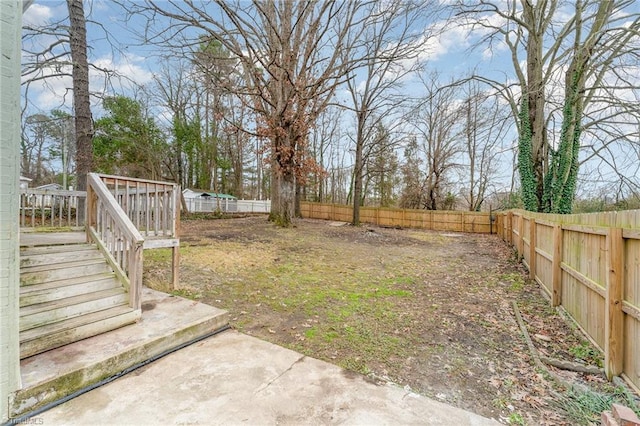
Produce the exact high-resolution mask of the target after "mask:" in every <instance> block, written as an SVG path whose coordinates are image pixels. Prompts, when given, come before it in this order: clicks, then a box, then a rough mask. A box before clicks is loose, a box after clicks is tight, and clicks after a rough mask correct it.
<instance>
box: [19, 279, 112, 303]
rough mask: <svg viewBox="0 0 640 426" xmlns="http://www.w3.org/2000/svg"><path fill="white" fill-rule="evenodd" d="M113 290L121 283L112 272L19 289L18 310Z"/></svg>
mask: <svg viewBox="0 0 640 426" xmlns="http://www.w3.org/2000/svg"><path fill="white" fill-rule="evenodd" d="M69 281H72V283H71V284H70V283H69ZM114 288H122V283H120V281H119V280H118V279H117V278H116V274H115V273H113V272H112V273H105V274H102V275H90V276H82V277H77V278H74V279H67V280H62V281H50V282H47V283H43V284H36V285H32V286H25V287H20V308H24V307H27V306H32V305H37V304H40V303H45V302H49V301H53V300H61V299H66V298H68V297H73V296H79V295H81V294H88V293H93V292H96V291H103V290H109V289H114Z"/></svg>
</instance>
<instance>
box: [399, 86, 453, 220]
mask: <svg viewBox="0 0 640 426" xmlns="http://www.w3.org/2000/svg"><path fill="white" fill-rule="evenodd" d="M422 82H423V85H424V88H425V91H426V92H425V95H424V98H423V99H422V100H421V101H420V102H419V104H418V105H417V107H416V108H415V111H414V113H413V114H412V115H410V116H409V117H410V120H411V122H410V123H409V124H410V126H411V128H412V129H413V132H414V134H415V136H416V138H417V141H418V147H419V152H420V154H419V155H421V156H422V158H423V159H424V167H425V170H424V177H423V183H422V185H420V188H421V191H423V195H421V196H420V197H418V198H420V199H422V200H424V201H423V203H424V204H423V207H424V208H426V209H427V210H438V209H439V208H442V207H443V206H444V204H445V198H446V195H447V194H446V193H445V191H444V187H445V186H446V184H447V180H448V178H449V176H448V175H449V173H450V172H452V171H453V169H454V168H455V167H458V166H459V164H458V163H456V159H457V156H458V154H459V153H460V152H461V150H462V147H461V143H460V141H461V136H462V134H463V128H462V126H460V125H459V123H460V121H461V119H462V117H463V110H462V108H460V104H459V102H458V100H457V97H458V96H457V91H458V87H457V86H455V85H452V84H448V85H441V84H440V83H439V82H438V75H437V74H431V75H429V76H427V77H424V78H422ZM413 198H415V196H414V197H413Z"/></svg>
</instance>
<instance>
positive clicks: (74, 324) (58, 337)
mask: <svg viewBox="0 0 640 426" xmlns="http://www.w3.org/2000/svg"><path fill="white" fill-rule="evenodd" d="M141 316H142V312H141V310H139V309H138V310H134V309H131V308H130V307H129V306H117V307H113V308H110V309H105V310H103V311H98V312H94V313H93V314H89V315H84V316H82V317H77V318H70V319H67V320H65V321H61V322H59V323H56V324H49V325H46V326H42V327H39V328H36V329H33V330H29V332H22V333H20V358H21V359H23V358H27V357H30V356H32V355H36V354H39V353H41V352H44V351H48V350H51V349H53V348H58V347H60V346H64V345H68V344H70V343H73V342H77V341H78V340H82V339H86V338H89V337H93V336H96V335H98V334H102V333H106V332H108V331H111V330H115V329H116V328H120V327H123V326H126V325H129V324H133V323H135V322H136V321H138V320H139V319H140V317H141ZM88 321H91V322H88Z"/></svg>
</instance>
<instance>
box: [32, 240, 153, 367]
mask: <svg viewBox="0 0 640 426" xmlns="http://www.w3.org/2000/svg"><path fill="white" fill-rule="evenodd" d="M140 315H141V310H140V309H133V308H131V307H130V305H129V296H128V294H127V291H126V290H125V288H124V287H123V285H122V283H121V282H120V280H119V279H118V277H117V275H116V274H115V272H114V270H113V269H112V268H111V266H110V265H109V264H108V263H107V261H106V259H105V257H104V255H103V253H102V252H101V251H100V250H99V249H98V247H97V246H96V245H94V244H86V243H75V244H59V245H34V246H24V247H21V250H20V357H21V358H26V357H29V356H32V355H35V354H38V353H41V352H44V351H47V350H50V349H53V348H57V347H60V346H63V345H66V344H69V343H72V342H75V341H78V340H81V339H85V338H88V337H91V336H95V335H98V334H100V333H104V332H106V331H109V330H113V329H115V328H118V327H121V326H124V325H127V324H131V323H134V322H136V321H137V320H138V319H139V318H140Z"/></svg>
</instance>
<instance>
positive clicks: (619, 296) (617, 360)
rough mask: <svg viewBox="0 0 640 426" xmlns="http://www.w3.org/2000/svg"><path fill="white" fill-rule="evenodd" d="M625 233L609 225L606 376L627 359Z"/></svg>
mask: <svg viewBox="0 0 640 426" xmlns="http://www.w3.org/2000/svg"><path fill="white" fill-rule="evenodd" d="M623 256H624V237H623V235H622V229H621V228H610V229H609V233H608V234H607V256H606V262H607V291H606V302H605V303H606V304H605V321H606V323H605V329H604V335H605V341H604V371H605V373H606V375H607V378H608V379H609V380H611V379H612V378H613V376H618V375H619V374H620V373H622V366H623V360H624V341H623V339H624V313H623V312H622V300H623V297H624V295H623V287H622V286H623V280H624V259H623Z"/></svg>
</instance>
